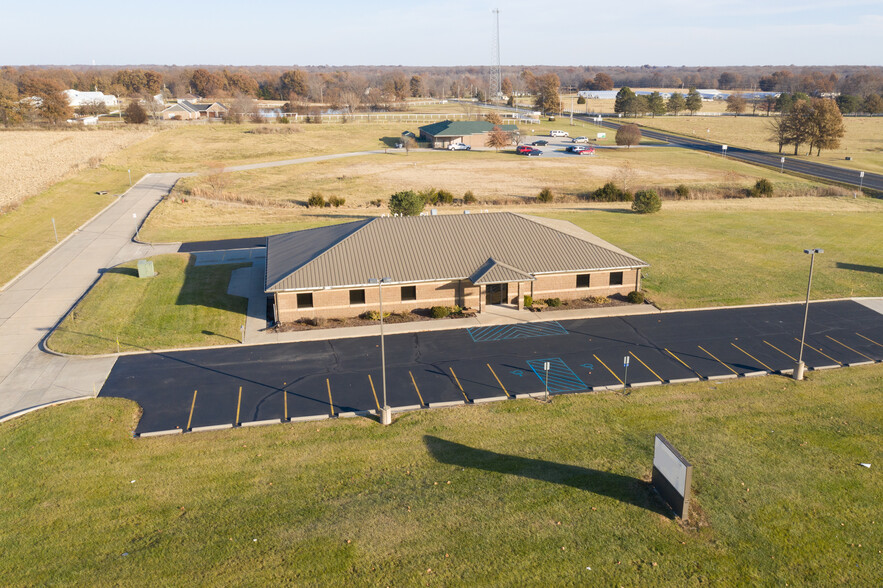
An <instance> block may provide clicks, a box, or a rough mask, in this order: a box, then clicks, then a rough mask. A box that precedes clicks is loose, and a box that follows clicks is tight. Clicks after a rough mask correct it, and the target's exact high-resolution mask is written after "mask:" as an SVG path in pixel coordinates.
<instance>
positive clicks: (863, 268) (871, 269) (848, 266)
mask: <svg viewBox="0 0 883 588" xmlns="http://www.w3.org/2000/svg"><path fill="white" fill-rule="evenodd" d="M836 265H837V269H845V270H852V271H854V272H868V273H870V274H883V267H878V266H875V265H859V264H856V263H843V262H842V261H838V262H837V264H836Z"/></svg>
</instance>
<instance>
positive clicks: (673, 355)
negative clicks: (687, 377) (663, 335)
mask: <svg viewBox="0 0 883 588" xmlns="http://www.w3.org/2000/svg"><path fill="white" fill-rule="evenodd" d="M663 349H665V348H664V347H663ZM665 351H666V352H667V353H668V354H669V355H671V356H672V357H674V358H675V359H676V360H678V361H679V362H681V363H682V364H684V367H686V368H687V369H688V370H690V371H691V372H693V373H694V374H696V375H697V376H699V377H700V378H701V377H702V374H700V373H699V372H697V371H696V370H694V369H693V368H691V367H690V366H688V365H687V362H685V361H684V360H683V359H681V358H680V357H678V356H677V355H675V354H674V353H672V352H671V351H669V350H668V349H665Z"/></svg>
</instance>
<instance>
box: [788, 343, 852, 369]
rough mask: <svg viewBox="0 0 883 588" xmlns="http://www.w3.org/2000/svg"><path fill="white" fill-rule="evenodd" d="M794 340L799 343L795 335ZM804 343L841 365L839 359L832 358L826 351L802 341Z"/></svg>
mask: <svg viewBox="0 0 883 588" xmlns="http://www.w3.org/2000/svg"><path fill="white" fill-rule="evenodd" d="M794 340H795V341H797V342H798V343H800V339H798V338H797V337H794ZM804 345H806V346H807V347H809V348H810V349H812V350H813V351H816V352H818V353H821V354H822V355H824V356H825V357H827V358H828V359H830V360H831V361H833V362H834V363H836V364H837V365H843V364H842V363H840V362H839V361H837V360H836V359H834V358H833V357H831V356H830V355H828V354H827V353H825V352H824V351H822V350H821V349H816V348H815V347H813V346H812V345H810V344H809V343H804Z"/></svg>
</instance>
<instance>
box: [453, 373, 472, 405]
mask: <svg viewBox="0 0 883 588" xmlns="http://www.w3.org/2000/svg"><path fill="white" fill-rule="evenodd" d="M448 369H449V370H451V375H452V376H454V381H455V382H457V387H458V388H459V389H460V393H461V394H462V395H463V398H465V399H466V402H469V397H468V396H466V392H465V391H464V390H463V385H462V384H460V379H459V378H458V377H457V374H455V373H454V368H448Z"/></svg>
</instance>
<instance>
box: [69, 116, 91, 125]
mask: <svg viewBox="0 0 883 588" xmlns="http://www.w3.org/2000/svg"><path fill="white" fill-rule="evenodd" d="M67 122H68V123H70V124H76V125H97V124H98V117H97V116H83V117H80V118H69V119H67Z"/></svg>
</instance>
